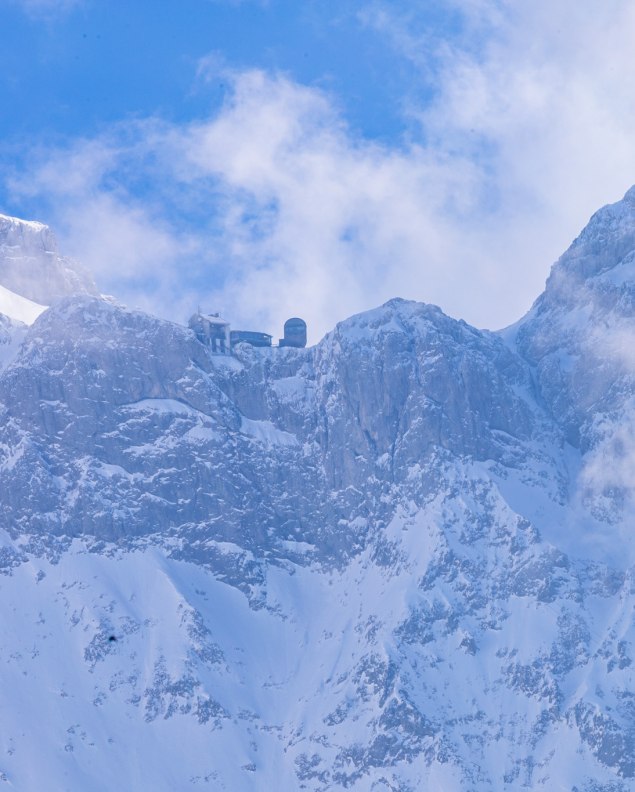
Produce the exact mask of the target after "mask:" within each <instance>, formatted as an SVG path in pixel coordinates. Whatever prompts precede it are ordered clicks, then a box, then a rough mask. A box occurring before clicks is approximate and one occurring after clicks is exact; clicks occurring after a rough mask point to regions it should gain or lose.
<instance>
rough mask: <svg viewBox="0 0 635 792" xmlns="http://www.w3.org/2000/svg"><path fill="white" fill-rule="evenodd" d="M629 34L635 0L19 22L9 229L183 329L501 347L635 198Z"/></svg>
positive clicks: (2, 38) (488, 0)
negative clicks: (611, 212)
mask: <svg viewBox="0 0 635 792" xmlns="http://www.w3.org/2000/svg"><path fill="white" fill-rule="evenodd" d="M634 33H635V11H634V10H633V9H632V7H631V4H629V3H627V2H626V1H625V0H606V2H605V3H604V4H602V6H601V7H599V6H598V5H597V4H595V3H591V2H573V1H572V0H552V2H550V3H546V2H544V0H532V2H531V3H530V2H529V1H528V0H526V1H524V2H523V0H518V2H513V3H512V2H511V0H462V2H459V0H438V1H437V2H434V3H432V2H429V3H426V2H408V1H407V0H393V1H392V2H390V3H387V2H383V0H371V2H360V1H359V0H357V1H356V2H354V1H353V0H340V2H334V0H321V1H320V2H317V0H316V1H315V2H311V1H310V0H309V1H307V2H304V3H297V2H289V1H288V0H269V2H258V1H257V0H252V1H250V0H244V1H243V2H231V1H230V0H226V1H225V0H181V2H178V3H177V2H171V1H168V0H154V2H142V1H140V0H130V1H129V2H126V3H112V2H108V1H107V0H4V1H3V2H2V3H0V102H1V104H2V107H3V108H4V111H3V113H2V114H0V143H1V144H2V145H1V148H0V211H3V212H5V213H8V214H16V215H19V216H25V217H29V218H31V217H35V218H38V219H41V220H43V221H45V222H48V223H49V224H51V225H52V226H53V227H54V228H55V230H56V231H57V234H58V237H59V239H60V245H61V247H62V248H63V250H64V251H65V252H68V253H69V254H71V255H73V256H74V257H76V258H77V259H79V260H80V261H82V262H83V263H84V264H85V265H86V266H87V267H89V268H90V269H91V270H92V271H93V272H94V273H95V277H96V278H97V281H98V283H99V284H100V286H101V287H102V288H103V290H104V291H107V292H109V293H113V294H115V295H116V296H118V297H120V298H122V299H123V300H125V301H127V302H128V303H129V304H131V305H137V306H140V307H143V308H145V309H148V310H152V311H155V312H157V313H159V314H160V315H163V316H166V317H169V318H173V319H177V320H179V321H182V320H183V319H185V318H186V317H187V315H188V314H189V313H190V312H191V309H192V308H193V307H194V306H195V305H196V304H198V303H201V304H203V305H205V306H206V307H209V308H210V309H220V310H221V311H223V313H225V314H226V315H227V316H228V318H230V319H232V320H233V321H235V322H238V323H242V324H247V323H248V324H249V325H255V326H261V327H262V328H263V329H266V330H268V331H269V332H272V333H274V334H275V333H276V332H279V328H278V325H279V324H280V323H281V321H282V320H280V317H281V316H285V315H286V314H300V315H303V316H306V317H307V319H308V320H309V324H310V328H311V330H312V333H311V337H312V340H317V338H318V337H319V336H320V335H321V334H322V333H323V332H325V331H326V330H328V329H329V328H330V327H332V326H333V324H334V323H335V322H336V321H338V320H339V319H342V318H345V317H346V316H347V315H349V314H351V313H353V312H356V311H359V310H364V309H367V308H372V307H374V306H375V305H377V304H379V303H381V302H383V301H384V300H386V299H389V298H390V297H393V296H402V297H406V298H412V299H418V300H423V301H426V302H435V303H437V304H439V305H441V307H442V308H443V309H444V310H446V311H447V312H448V313H450V314H452V315H455V316H460V317H463V318H465V319H466V320H468V321H471V322H473V323H475V324H477V325H480V326H490V327H496V326H503V325H504V324H507V323H509V322H512V321H514V320H515V319H516V318H518V317H519V316H520V315H521V313H522V312H523V311H524V310H526V309H527V308H528V307H529V305H530V304H531V302H532V300H533V299H534V298H535V297H536V296H537V294H538V293H539V291H540V290H541V288H542V283H543V282H544V278H545V277H546V275H547V273H548V268H549V265H550V264H551V263H552V261H553V260H554V259H555V258H556V257H557V256H558V255H559V254H560V253H561V252H562V251H563V250H564V248H565V247H566V246H567V245H568V244H569V242H570V241H571V240H572V238H573V237H574V236H575V234H576V233H577V232H578V231H579V230H580V228H581V227H582V225H583V224H584V223H585V222H586V220H587V219H588V217H589V215H590V214H591V213H592V212H593V211H594V210H595V209H597V208H598V207H599V206H600V205H602V204H603V203H606V202H608V201H613V200H617V199H619V198H620V197H621V195H622V194H623V193H624V192H625V190H626V189H627V188H628V187H629V186H630V185H631V184H632V183H633V182H635V152H634V151H633V149H634V147H633V146H632V139H633V133H634V132H635V103H634V99H635V97H633V91H632V88H631V86H632V85H633V84H635V79H634V78H635V74H634V73H633V72H634V71H635V59H633V58H632V54H631V50H632V41H633V38H634Z"/></svg>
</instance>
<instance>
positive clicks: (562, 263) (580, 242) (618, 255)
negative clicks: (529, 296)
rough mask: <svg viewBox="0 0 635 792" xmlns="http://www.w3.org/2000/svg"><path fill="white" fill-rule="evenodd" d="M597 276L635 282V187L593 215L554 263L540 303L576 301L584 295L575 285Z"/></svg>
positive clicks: (619, 282)
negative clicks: (576, 289) (553, 300)
mask: <svg viewBox="0 0 635 792" xmlns="http://www.w3.org/2000/svg"><path fill="white" fill-rule="evenodd" d="M595 278H601V279H602V281H604V282H606V283H609V284H613V285H615V286H621V285H622V284H627V285H628V284H631V285H633V284H635V187H632V188H631V189H630V190H629V191H628V192H627V193H626V195H625V196H624V198H622V200H621V201H618V202H617V203H614V204H609V205H608V206H604V207H603V208H602V209H600V210H599V211H597V212H596V213H595V214H594V215H593V217H591V219H590V220H589V222H588V224H587V225H586V227H585V228H584V230H583V231H582V232H581V233H580V235H579V236H578V237H577V239H575V240H574V241H573V243H572V244H571V246H570V247H569V249H568V250H567V251H566V252H565V253H564V254H563V255H562V256H561V257H560V259H559V260H558V261H557V262H556V264H555V265H554V267H553V270H552V272H551V275H550V277H549V279H548V280H547V286H546V289H545V293H544V295H543V296H542V297H540V298H539V300H538V301H537V302H538V304H540V303H541V302H545V301H547V302H548V301H550V300H552V299H555V300H557V301H559V302H560V301H562V300H564V301H565V302H566V303H567V304H571V302H576V303H577V302H579V299H580V296H581V295H579V294H577V293H576V292H575V287H577V286H580V285H582V284H584V283H586V282H588V281H589V280H590V279H595Z"/></svg>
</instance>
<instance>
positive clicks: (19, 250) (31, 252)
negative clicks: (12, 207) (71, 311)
mask: <svg viewBox="0 0 635 792" xmlns="http://www.w3.org/2000/svg"><path fill="white" fill-rule="evenodd" d="M0 285H1V286H4V287H5V288H6V289H9V290H10V291H12V292H15V293H16V294H18V295H20V296H22V297H26V298H27V299H29V300H32V301H33V302H35V303H39V304H40V305H50V304H51V303H52V302H54V301H55V300H58V299H60V297H66V296H68V295H70V294H96V293H97V290H96V287H95V284H94V283H93V281H92V278H91V277H90V275H89V274H88V273H87V272H85V271H84V270H82V269H81V268H80V267H79V266H78V265H77V264H76V263H75V262H73V261H71V260H70V259H68V258H65V257H64V256H61V255H60V254H59V252H58V249H57V243H56V241H55V236H54V234H53V232H52V231H51V229H50V228H49V227H48V226H46V225H43V224H42V223H36V222H32V221H26V220H19V219H17V218H15V217H7V216H6V215H0Z"/></svg>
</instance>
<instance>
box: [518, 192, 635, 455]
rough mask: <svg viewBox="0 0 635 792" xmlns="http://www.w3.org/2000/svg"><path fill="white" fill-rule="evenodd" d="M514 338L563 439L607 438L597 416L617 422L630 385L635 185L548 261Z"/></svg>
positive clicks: (634, 376)
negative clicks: (540, 291)
mask: <svg viewBox="0 0 635 792" xmlns="http://www.w3.org/2000/svg"><path fill="white" fill-rule="evenodd" d="M516 340H517V345H518V351H519V352H520V353H521V355H522V356H523V357H524V358H525V359H526V360H528V361H529V362H530V363H531V364H532V365H534V366H536V371H537V375H538V384H539V387H540V390H541V392H542V395H543V397H544V398H545V400H546V401H547V403H548V404H549V406H550V409H551V412H552V414H553V416H554V417H555V418H556V420H557V421H558V422H559V423H561V425H564V427H565V431H566V434H567V437H568V438H569V440H570V441H571V442H572V444H573V445H580V446H581V447H582V448H588V447H591V446H593V445H594V444H595V443H596V442H597V440H598V437H599V435H600V434H601V433H604V434H606V431H605V429H606V427H605V428H604V429H602V432H600V430H599V428H598V427H599V426H600V425H604V426H605V419H604V418H603V419H602V420H600V416H605V417H606V416H610V417H611V418H610V420H611V422H614V421H615V420H616V419H617V418H619V416H621V415H622V413H623V411H624V410H625V409H626V408H627V405H628V402H629V400H630V398H631V396H630V394H632V392H633V388H634V387H635V353H634V352H633V350H635V188H631V189H630V190H629V191H628V192H627V193H626V195H625V196H624V198H623V199H622V200H621V201H618V202H617V203H614V204H611V205H609V206H605V207H604V208H602V209H600V210H599V211H598V212H596V213H595V214H594V215H593V217H592V218H591V219H590V221H589V223H588V224H587V226H586V227H585V229H584V230H583V231H582V233H581V234H580V235H579V236H578V238H577V239H576V240H575V241H574V242H573V244H572V245H571V247H570V248H569V249H568V250H567V251H566V252H565V253H564V254H563V255H562V256H561V257H560V259H559V260H558V261H557V262H556V264H554V266H553V269H552V271H551V275H550V276H549V278H548V280H547V284H546V288H545V291H544V292H543V294H542V295H541V296H540V297H539V298H538V299H537V300H536V302H535V303H534V305H533V307H532V309H531V311H530V312H529V313H528V314H527V316H525V317H524V319H522V320H521V322H519V324H518V325H517V333H516ZM606 420H608V418H606ZM603 422H604V423H603Z"/></svg>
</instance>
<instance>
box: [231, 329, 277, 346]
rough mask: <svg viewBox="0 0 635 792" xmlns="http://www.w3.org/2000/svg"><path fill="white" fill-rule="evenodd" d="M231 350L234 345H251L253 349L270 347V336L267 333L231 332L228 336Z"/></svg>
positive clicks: (251, 331) (253, 331) (252, 331)
mask: <svg viewBox="0 0 635 792" xmlns="http://www.w3.org/2000/svg"><path fill="white" fill-rule="evenodd" d="M229 337H230V342H231V346H232V348H233V347H235V346H236V344H251V346H254V347H270V346H271V336H270V335H269V333H260V332H258V331H256V330H232V331H231V333H230V334H229Z"/></svg>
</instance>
